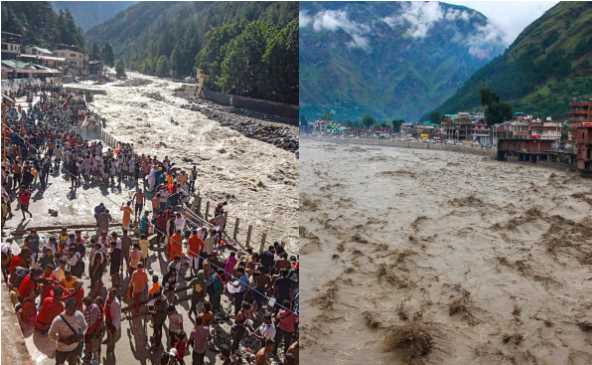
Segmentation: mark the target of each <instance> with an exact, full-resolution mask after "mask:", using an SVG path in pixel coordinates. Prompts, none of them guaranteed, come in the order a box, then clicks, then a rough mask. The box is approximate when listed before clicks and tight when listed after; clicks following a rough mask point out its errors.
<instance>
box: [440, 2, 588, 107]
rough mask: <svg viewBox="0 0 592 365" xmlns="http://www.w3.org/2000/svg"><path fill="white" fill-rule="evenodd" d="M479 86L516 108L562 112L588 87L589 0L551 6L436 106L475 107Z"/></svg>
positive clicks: (477, 101)
mask: <svg viewBox="0 0 592 365" xmlns="http://www.w3.org/2000/svg"><path fill="white" fill-rule="evenodd" d="M481 88H489V89H491V90H492V91H494V92H495V93H496V94H497V95H498V96H499V97H500V98H501V99H502V100H503V101H505V102H508V103H510V104H511V105H512V106H513V108H514V110H515V111H521V112H526V113H534V114H540V115H541V116H552V117H564V116H565V115H566V113H567V111H568V107H569V101H570V99H571V98H572V97H575V96H581V95H584V94H590V93H592V3H589V2H561V3H559V4H557V5H555V6H554V7H553V8H551V9H549V10H548V11H547V12H545V14H543V15H542V16H541V17H539V18H538V19H537V20H535V21H534V22H533V23H531V24H530V25H529V26H528V27H526V28H525V29H524V30H523V31H522V32H521V33H520V35H519V36H518V37H517V38H516V40H515V41H514V42H513V43H512V44H511V45H510V47H508V49H507V50H506V51H505V52H504V53H503V54H501V55H500V56H498V57H496V58H495V59H493V60H492V61H491V62H490V63H488V64H487V65H485V66H483V67H482V68H481V69H479V70H478V71H476V72H475V74H474V75H473V76H472V77H471V78H470V79H468V80H467V81H466V82H465V84H464V85H463V86H461V87H460V88H459V89H458V91H457V92H456V93H455V94H454V95H452V96H451V97H450V98H448V99H447V100H446V101H444V102H443V103H442V104H441V105H439V106H438V107H437V108H435V109H434V111H436V112H439V113H453V112H457V111H462V110H470V109H478V108H479V90H480V89H481Z"/></svg>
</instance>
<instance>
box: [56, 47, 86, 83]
mask: <svg viewBox="0 0 592 365" xmlns="http://www.w3.org/2000/svg"><path fill="white" fill-rule="evenodd" d="M54 54H55V55H56V56H57V57H60V58H64V59H65V66H64V73H67V74H71V75H74V76H85V75H87V74H88V61H89V60H88V56H87V55H86V54H84V52H82V50H81V49H80V48H78V47H76V46H68V45H60V46H59V47H58V48H57V49H56V50H55V51H54Z"/></svg>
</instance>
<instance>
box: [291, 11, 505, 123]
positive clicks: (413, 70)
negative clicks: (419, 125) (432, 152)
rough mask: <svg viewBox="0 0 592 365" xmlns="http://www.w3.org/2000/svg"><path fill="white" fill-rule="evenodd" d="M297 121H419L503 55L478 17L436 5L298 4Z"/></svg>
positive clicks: (494, 32) (495, 33)
mask: <svg viewBox="0 0 592 365" xmlns="http://www.w3.org/2000/svg"><path fill="white" fill-rule="evenodd" d="M300 14H301V16H300V18H301V22H300V113H301V115H304V116H305V117H306V118H307V119H309V120H314V119H316V118H319V117H321V116H322V115H324V114H325V113H326V112H328V111H331V112H332V113H333V115H334V118H335V119H337V120H359V119H360V118H362V117H363V116H364V115H365V114H369V115H371V116H373V117H374V118H377V119H379V120H393V119H405V120H410V121H415V120H417V119H418V118H419V117H420V116H421V115H422V114H423V113H425V112H426V111H428V110H431V109H433V108H434V107H436V106H438V105H440V104H441V103H442V102H443V101H444V100H446V99H447V98H448V97H450V96H451V95H452V94H453V93H454V92H455V91H456V90H457V89H458V88H459V87H460V86H462V84H463V82H464V81H465V80H467V79H468V78H469V77H470V76H471V75H472V74H473V72H475V71H476V70H478V69H479V68H480V67H482V66H483V65H485V64H487V63H488V62H489V61H490V60H491V59H493V58H494V57H495V56H497V55H498V54H500V53H501V52H503V50H504V49H505V46H506V45H505V44H504V43H503V41H502V37H501V31H500V30H499V29H497V28H496V27H495V26H494V25H493V24H491V23H490V22H489V21H488V19H487V18H486V17H485V16H484V15H483V14H481V13H479V12H477V11H475V10H473V9H470V8H467V7H463V6H456V5H451V4H446V3H436V2H303V3H301V5H300Z"/></svg>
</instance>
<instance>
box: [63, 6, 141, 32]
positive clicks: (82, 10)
mask: <svg viewBox="0 0 592 365" xmlns="http://www.w3.org/2000/svg"><path fill="white" fill-rule="evenodd" d="M133 3H134V2H133V1H52V2H51V5H52V6H53V8H54V9H55V10H56V11H60V10H68V11H69V12H70V13H71V14H72V16H73V17H74V20H75V21H76V23H77V24H78V25H79V26H80V27H81V28H82V30H83V31H86V30H88V29H90V28H92V27H94V26H95V25H98V24H101V23H103V22H105V21H107V20H109V19H111V18H112V17H113V16H115V14H117V13H119V12H120V11H122V10H125V9H126V8H128V7H129V6H130V5H132V4H133Z"/></svg>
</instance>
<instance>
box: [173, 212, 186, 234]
mask: <svg viewBox="0 0 592 365" xmlns="http://www.w3.org/2000/svg"><path fill="white" fill-rule="evenodd" d="M186 222H187V221H186V220H185V217H183V215H181V213H178V212H177V215H176V217H175V230H177V231H181V233H183V232H185V224H186Z"/></svg>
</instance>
